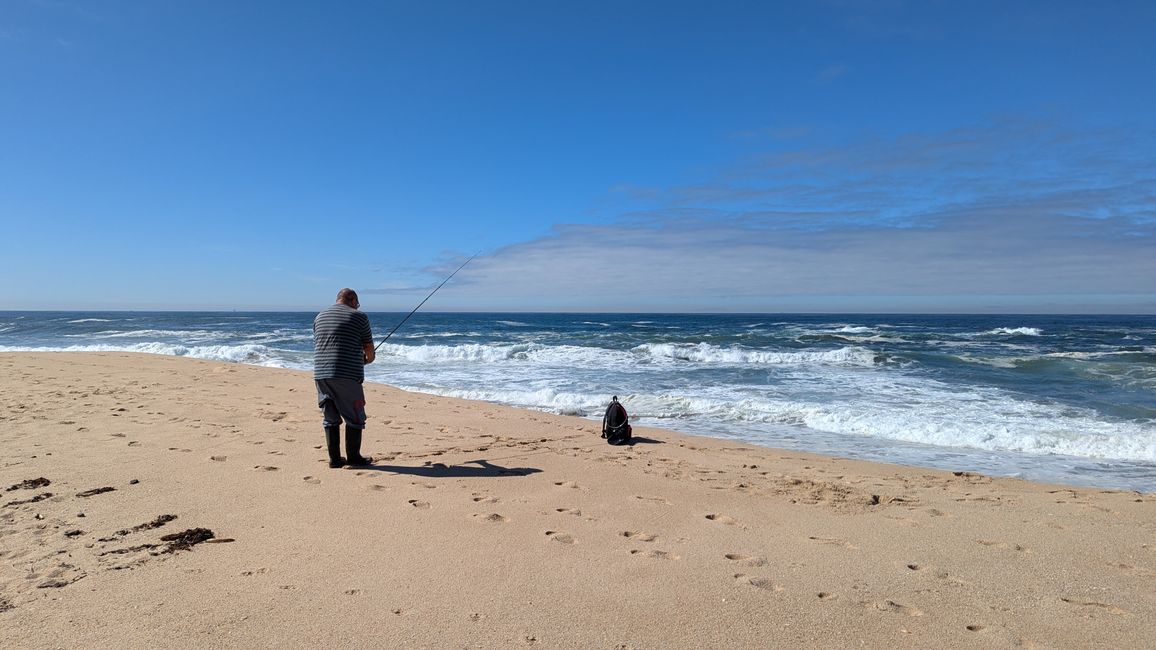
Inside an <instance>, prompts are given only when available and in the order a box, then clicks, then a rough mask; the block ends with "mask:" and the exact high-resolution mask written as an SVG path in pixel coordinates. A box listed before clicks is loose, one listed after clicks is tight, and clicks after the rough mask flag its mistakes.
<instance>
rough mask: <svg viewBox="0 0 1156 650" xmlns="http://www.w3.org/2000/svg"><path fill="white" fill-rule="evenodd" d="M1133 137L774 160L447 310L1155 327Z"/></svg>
mask: <svg viewBox="0 0 1156 650" xmlns="http://www.w3.org/2000/svg"><path fill="white" fill-rule="evenodd" d="M1020 126H1022V125H1020ZM1132 136H1133V137H1132V139H1128V138H1125V137H1122V136H1121V134H1115V133H1107V132H1101V133H1075V132H1064V131H1060V130H1058V129H1055V128H1052V127H1046V126H1040V127H1039V128H1036V129H1034V131H1033V130H1032V129H1024V128H1018V127H1016V128H1013V127H1011V126H1009V125H1006V124H992V125H986V126H982V127H976V128H974V129H968V130H958V131H954V132H950V133H944V134H939V135H923V136H909V137H906V138H899V139H896V140H893V141H891V142H884V143H883V144H885V145H887V146H884V147H882V148H880V147H878V145H879V144H880V143H862V144H857V145H854V146H849V147H844V148H840V149H826V150H820V149H811V150H802V149H801V150H798V151H795V152H791V153H789V154H777V155H775V156H771V157H768V158H765V159H762V160H760V161H759V162H758V164H755V165H748V166H746V167H745V168H743V169H738V170H731V171H729V172H728V173H726V174H720V176H719V178H717V179H712V180H710V181H708V182H705V183H703V184H701V185H696V186H693V187H681V188H669V189H667V190H665V191H664V192H663V193H662V200H661V201H658V202H656V203H657V204H656V205H654V206H653V207H650V208H649V209H647V210H641V211H637V212H632V213H629V214H625V215H623V216H622V218H621V219H620V220H619V221H618V222H617V223H615V224H609V225H564V226H560V227H558V228H556V229H555V231H554V233H553V234H551V235H550V236H547V237H543V238H540V239H536V240H533V241H528V242H524V243H520V244H516V245H513V246H509V247H507V248H505V249H502V250H500V251H497V252H496V253H495V254H494V255H492V256H489V257H486V258H479V259H478V260H476V261H475V263H474V264H473V265H472V266H471V268H470V270H469V272H468V273H464V274H463V276H462V278H461V279H460V280H459V281H458V282H457V284H458V286H459V288H458V290H455V291H454V292H453V295H452V296H447V297H445V298H443V299H442V300H443V301H447V300H448V301H449V303H450V304H453V305H455V306H459V307H477V308H493V309H502V308H521V309H531V310H532V309H535V308H539V309H544V310H551V309H574V310H586V309H596V310H597V309H605V310H611V311H618V310H625V311H638V310H650V309H654V310H708V311H734V310H740V311H741V310H799V309H803V310H812V309H813V310H819V311H831V310H840V309H853V310H856V311H863V310H868V311H871V310H877V311H896V310H921V309H926V310H935V311H944V310H948V311H950V310H953V309H954V310H958V311H985V310H987V311H1016V310H1022V311H1088V310H1092V311H1101V310H1106V311H1145V312H1152V311H1156V221H1154V219H1153V215H1154V214H1156V173H1154V168H1153V165H1152V164H1151V163H1145V162H1144V161H1143V159H1142V156H1138V155H1137V153H1138V151H1142V150H1144V148H1145V147H1146V146H1148V145H1151V143H1152V140H1153V138H1151V137H1150V136H1148V135H1146V134H1140V135H1139V136H1138V137H1137V134H1132ZM1092 159H1095V160H1098V161H1099V162H1098V164H1097V165H1096V166H1093V167H1087V166H1084V165H1085V163H1086V162H1087V161H1088V160H1092Z"/></svg>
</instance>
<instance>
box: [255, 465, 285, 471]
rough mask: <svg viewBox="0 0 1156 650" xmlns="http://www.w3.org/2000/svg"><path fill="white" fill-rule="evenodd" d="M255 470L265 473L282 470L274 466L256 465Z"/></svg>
mask: <svg viewBox="0 0 1156 650" xmlns="http://www.w3.org/2000/svg"><path fill="white" fill-rule="evenodd" d="M253 469H259V470H261V471H263V472H276V471H277V470H279V469H281V468H280V467H274V466H272V465H254V466H253Z"/></svg>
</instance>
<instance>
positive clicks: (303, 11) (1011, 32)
mask: <svg viewBox="0 0 1156 650" xmlns="http://www.w3.org/2000/svg"><path fill="white" fill-rule="evenodd" d="M1153 33H1156V3H1150V2H1104V3H1090V2H1061V1H1056V2H1045V1H1040V2H1016V1H1005V2H983V1H980V2H967V3H961V2H932V1H921V2H914V1H913V2H904V1H901V0H894V1H886V0H881V1H877V2H866V1H856V0H829V1H815V2H769V1H764V2H729V1H714V2H669V1H668V2H631V1H628V0H621V1H618V2H598V1H593V2H555V1H536V2H529V1H526V2H500V1H496V2H439V1H436V0H431V1H429V2H385V1H381V2H357V1H347V2H337V3H334V2H320V1H318V2H294V1H280V2H256V1H253V2H215V1H207V0H206V1H201V2H177V1H165V0H148V1H146V0H139V1H136V2H128V1H120V2H117V1H102V0H89V1H85V2H79V1H70V0H4V2H2V3H0V226H2V228H3V236H2V237H0V277H2V278H3V280H0V309H206V308H207V309H305V310H309V309H315V308H318V307H320V306H324V305H325V304H328V303H329V302H330V301H331V300H332V298H333V295H334V294H335V293H336V290H337V289H338V288H340V287H343V286H351V287H354V288H356V289H358V290H359V291H360V292H361V294H362V303H363V307H364V308H365V309H368V310H408V309H409V308H410V307H412V306H413V305H416V304H417V302H419V301H420V300H421V298H422V297H424V296H425V294H426V293H428V291H429V290H430V289H431V288H432V287H434V286H436V285H437V283H439V282H440V281H441V280H442V278H443V277H444V276H445V275H447V274H448V273H449V272H450V271H452V270H453V269H454V268H455V267H456V266H457V265H458V264H459V263H460V261H461V260H463V259H465V257H467V256H469V255H472V254H474V253H480V254H479V256H478V257H477V258H476V259H475V260H474V261H473V262H472V263H471V264H470V265H469V266H467V267H466V268H465V269H464V270H463V271H462V272H461V273H460V274H459V275H458V276H457V277H455V278H454V280H453V282H451V283H450V284H448V285H446V287H445V288H444V289H442V291H441V292H439V293H438V294H437V296H436V297H435V298H434V299H433V300H431V301H430V302H429V303H427V306H426V309H430V310H458V309H462V310H500V311H504V310H525V311H556V310H564V311H772V312H774V311H820V312H830V311H861V312H862V311H867V312H886V311H905V312H924V311H927V312H993V311H995V312H1102V313H1114V312H1127V313H1156V153H1154V152H1156V110H1153V107H1154V106H1156V83H1153V81H1152V71H1153V70H1154V69H1156V39H1153V38H1152V36H1151V35H1152V34H1153Z"/></svg>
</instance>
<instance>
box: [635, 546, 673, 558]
mask: <svg viewBox="0 0 1156 650" xmlns="http://www.w3.org/2000/svg"><path fill="white" fill-rule="evenodd" d="M630 554H631V555H638V556H641V557H648V558H651V559H653V560H680V559H682V558H680V557H679V556H677V555H675V554H673V553H669V552H667V551H643V550H641V549H637V548H633V549H630Z"/></svg>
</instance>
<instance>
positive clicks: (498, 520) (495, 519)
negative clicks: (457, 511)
mask: <svg viewBox="0 0 1156 650" xmlns="http://www.w3.org/2000/svg"><path fill="white" fill-rule="evenodd" d="M474 516H475V517H482V515H474ZM482 521H488V522H490V523H492V524H504V523H506V522H508V521H510V518H509V517H503V516H502V515H499V514H498V513H496V512H495V513H493V514H489V515H486V516H484V517H482Z"/></svg>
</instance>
